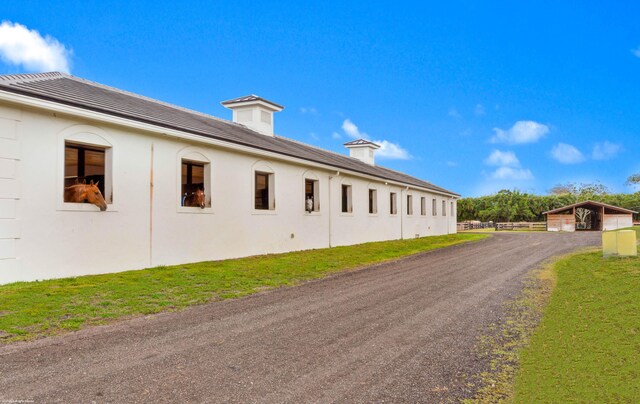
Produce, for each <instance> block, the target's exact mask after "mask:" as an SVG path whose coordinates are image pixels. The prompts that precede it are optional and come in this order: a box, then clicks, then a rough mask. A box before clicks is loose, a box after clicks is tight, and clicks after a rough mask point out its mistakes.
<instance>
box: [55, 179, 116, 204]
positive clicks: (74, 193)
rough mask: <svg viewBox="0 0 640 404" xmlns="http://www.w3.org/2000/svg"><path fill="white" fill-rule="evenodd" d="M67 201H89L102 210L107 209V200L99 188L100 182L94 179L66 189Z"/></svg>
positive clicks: (65, 197) (65, 198)
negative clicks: (94, 181)
mask: <svg viewBox="0 0 640 404" xmlns="http://www.w3.org/2000/svg"><path fill="white" fill-rule="evenodd" d="M64 201H65V202H77V203H84V202H88V203H91V204H94V205H96V206H97V207H99V208H100V210H101V211H103V212H104V211H105V210H107V202H105V200H104V197H103V196H102V192H100V189H98V182H96V183H95V184H94V183H93V181H91V183H89V184H75V185H71V186H70V187H66V188H65V189H64Z"/></svg>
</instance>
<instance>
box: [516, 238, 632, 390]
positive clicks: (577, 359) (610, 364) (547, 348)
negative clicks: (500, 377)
mask: <svg viewBox="0 0 640 404" xmlns="http://www.w3.org/2000/svg"><path fill="white" fill-rule="evenodd" d="M636 231H638V229H636ZM555 271H556V273H557V285H556V288H555V290H554V291H553V294H552V296H551V299H550V301H549V305H548V306H547V308H546V310H545V312H544V316H543V318H542V321H541V323H540V325H539V326H538V328H537V329H536V331H535V332H534V334H533V336H532V338H531V344H530V345H529V347H528V348H526V349H525V350H524V351H523V352H522V354H521V356H520V369H519V372H518V375H517V377H516V384H515V396H514V397H515V401H516V402H518V403H533V402H535V403H560V402H583V403H594V402H600V403H604V402H625V403H626V402H628V403H631V402H640V258H609V259H604V258H602V253H601V252H600V251H596V252H588V253H582V254H577V255H573V256H569V257H565V258H563V259H561V260H560V261H558V262H557V263H556V264H555Z"/></svg>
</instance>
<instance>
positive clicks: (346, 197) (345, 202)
mask: <svg viewBox="0 0 640 404" xmlns="http://www.w3.org/2000/svg"><path fill="white" fill-rule="evenodd" d="M341 196H342V212H343V213H351V212H353V204H352V200H351V185H344V184H343V185H342V195H341Z"/></svg>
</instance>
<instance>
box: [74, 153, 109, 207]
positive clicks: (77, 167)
mask: <svg viewBox="0 0 640 404" xmlns="http://www.w3.org/2000/svg"><path fill="white" fill-rule="evenodd" d="M108 151H109V148H106V147H100V146H92V145H86V144H80V143H73V142H65V144H64V188H66V187H69V186H72V185H75V184H78V183H80V184H82V183H87V184H89V183H90V182H92V181H93V182H94V183H97V184H98V188H99V189H100V192H101V193H102V196H103V197H104V200H105V201H106V202H107V203H108V204H110V203H111V202H112V201H113V192H112V190H111V178H110V177H111V176H110V175H107V160H108V156H109V155H110V153H108ZM63 195H64V193H63ZM63 198H64V197H63ZM65 202H73V201H68V200H66V199H65Z"/></svg>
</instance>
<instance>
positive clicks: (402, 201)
mask: <svg viewBox="0 0 640 404" xmlns="http://www.w3.org/2000/svg"><path fill="white" fill-rule="evenodd" d="M408 192H409V187H405V189H404V196H402V189H401V190H400V201H399V202H400V203H399V205H400V240H404V217H403V214H402V207H403V206H404V208H405V209H407V208H408V206H407V201H406V199H407V198H406V197H407V193H408ZM408 214H409V211H407V215H408Z"/></svg>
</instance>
